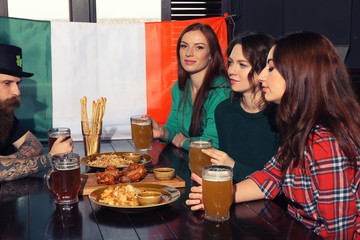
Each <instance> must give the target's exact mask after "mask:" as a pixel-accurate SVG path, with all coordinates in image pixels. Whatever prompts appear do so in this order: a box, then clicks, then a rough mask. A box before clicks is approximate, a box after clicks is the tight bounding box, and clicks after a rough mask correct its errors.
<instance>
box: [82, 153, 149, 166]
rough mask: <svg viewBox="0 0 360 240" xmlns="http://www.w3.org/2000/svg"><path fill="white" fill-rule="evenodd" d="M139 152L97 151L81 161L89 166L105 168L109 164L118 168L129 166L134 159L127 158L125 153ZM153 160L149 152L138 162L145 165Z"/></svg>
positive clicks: (142, 155)
mask: <svg viewBox="0 0 360 240" xmlns="http://www.w3.org/2000/svg"><path fill="white" fill-rule="evenodd" d="M129 153H131V154H138V153H133V152H107V153H97V154H93V155H88V156H86V157H83V158H82V159H81V160H80V162H81V163H82V164H84V165H86V166H88V167H92V168H101V169H105V168H106V167H107V166H110V165H111V166H116V167H117V168H125V167H128V166H129V165H130V164H131V163H135V161H134V160H130V159H126V158H125V157H124V154H125V155H126V154H129ZM151 161H152V157H151V156H150V155H148V154H145V153H143V154H141V157H140V161H136V163H137V164H139V165H143V164H146V163H149V162H151Z"/></svg>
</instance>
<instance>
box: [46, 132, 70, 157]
mask: <svg viewBox="0 0 360 240" xmlns="http://www.w3.org/2000/svg"><path fill="white" fill-rule="evenodd" d="M60 136H66V137H67V138H66V139H68V138H70V128H50V129H49V130H48V140H49V151H50V150H51V148H52V146H53V145H54V142H55V141H56V139H58V138H59V137H60Z"/></svg>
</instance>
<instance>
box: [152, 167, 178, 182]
mask: <svg viewBox="0 0 360 240" xmlns="http://www.w3.org/2000/svg"><path fill="white" fill-rule="evenodd" d="M154 177H155V178H156V179H158V180H170V179H173V178H174V177H175V169H173V168H155V169H154Z"/></svg>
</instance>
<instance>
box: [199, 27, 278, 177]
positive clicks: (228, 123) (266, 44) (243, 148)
mask: <svg viewBox="0 0 360 240" xmlns="http://www.w3.org/2000/svg"><path fill="white" fill-rule="evenodd" d="M273 44H274V41H273V38H272V37H271V36H269V35H267V34H263V33H244V34H242V35H240V36H238V37H237V38H235V39H234V40H232V41H231V42H230V44H229V46H228V48H227V57H228V67H229V68H228V74H229V77H230V81H231V88H232V91H233V93H232V96H231V98H229V99H226V100H225V101H223V102H221V103H220V104H219V105H218V106H217V108H216V110H215V122H216V128H217V131H218V136H219V149H220V150H216V149H212V150H207V151H204V152H205V153H207V154H208V155H210V156H211V157H212V159H211V161H212V163H213V164H217V165H228V166H231V167H233V171H234V182H239V181H241V180H243V179H244V178H245V177H246V176H248V175H250V174H251V173H253V172H255V171H257V170H261V169H262V168H263V167H264V165H265V163H266V162H267V161H268V160H269V159H270V158H271V157H272V156H273V155H275V154H276V152H277V150H278V146H279V143H280V142H279V133H278V131H277V128H276V124H275V111H276V109H275V106H274V105H269V104H267V103H266V102H265V99H264V95H263V93H262V91H261V85H260V82H259V81H258V80H257V77H258V74H260V72H261V70H262V69H263V68H264V67H265V66H266V56H267V54H268V52H269V51H270V48H271V47H272V46H273Z"/></svg>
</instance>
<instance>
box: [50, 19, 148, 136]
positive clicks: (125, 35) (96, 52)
mask: <svg viewBox="0 0 360 240" xmlns="http://www.w3.org/2000/svg"><path fill="white" fill-rule="evenodd" d="M51 51H52V91H53V126H54V127H70V128H71V135H72V138H73V139H74V140H81V139H82V136H81V128H80V121H81V105H80V99H81V98H83V97H84V96H86V97H87V99H88V115H89V118H90V117H91V114H92V101H93V100H97V99H99V98H101V97H106V98H107V103H106V110H105V115H104V118H103V134H102V137H103V139H104V138H105V139H109V138H112V139H121V138H130V136H131V131H130V120H129V118H130V116H131V115H134V114H142V113H146V111H147V106H146V72H145V71H146V65H145V64H146V60H145V27H144V24H91V23H62V22H51Z"/></svg>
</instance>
